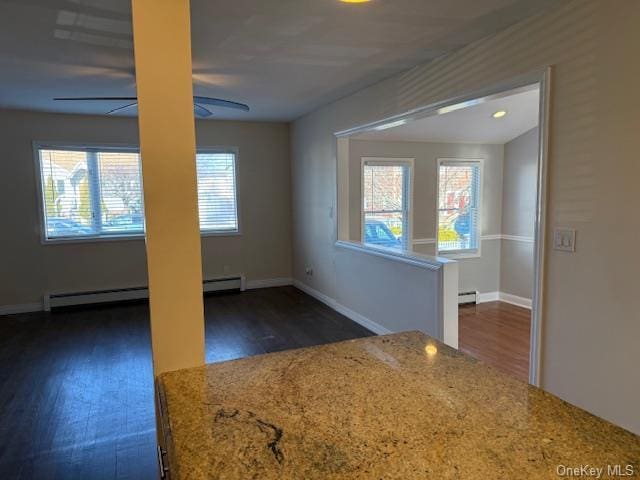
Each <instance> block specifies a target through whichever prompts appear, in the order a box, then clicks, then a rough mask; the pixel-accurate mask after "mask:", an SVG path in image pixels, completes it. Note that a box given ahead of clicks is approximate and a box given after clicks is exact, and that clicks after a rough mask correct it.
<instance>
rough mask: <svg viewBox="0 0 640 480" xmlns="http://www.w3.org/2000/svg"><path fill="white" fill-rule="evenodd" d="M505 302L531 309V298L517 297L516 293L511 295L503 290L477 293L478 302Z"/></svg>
mask: <svg viewBox="0 0 640 480" xmlns="http://www.w3.org/2000/svg"><path fill="white" fill-rule="evenodd" d="M498 301H500V302H505V303H510V304H511V305H516V306H518V307H522V308H528V309H529V310H531V299H530V298H524V297H518V296H517V295H511V294H510V293H504V292H488V293H479V294H478V297H477V302H478V303H486V302H498Z"/></svg>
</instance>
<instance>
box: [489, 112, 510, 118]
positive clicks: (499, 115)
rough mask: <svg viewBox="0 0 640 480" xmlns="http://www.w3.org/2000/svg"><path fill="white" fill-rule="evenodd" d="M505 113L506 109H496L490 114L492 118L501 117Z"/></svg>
mask: <svg viewBox="0 0 640 480" xmlns="http://www.w3.org/2000/svg"><path fill="white" fill-rule="evenodd" d="M506 114H507V111H506V110H498V111H497V112H495V113H494V114H493V115H491V116H492V117H493V118H502V117H504V116H505V115H506Z"/></svg>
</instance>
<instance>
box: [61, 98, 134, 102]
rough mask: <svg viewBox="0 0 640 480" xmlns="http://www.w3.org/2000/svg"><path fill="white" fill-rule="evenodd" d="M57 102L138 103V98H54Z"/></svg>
mask: <svg viewBox="0 0 640 480" xmlns="http://www.w3.org/2000/svg"><path fill="white" fill-rule="evenodd" d="M54 100H56V101H65V102H69V101H71V102H73V101H79V102H87V101H103V102H137V101H138V97H57V98H54Z"/></svg>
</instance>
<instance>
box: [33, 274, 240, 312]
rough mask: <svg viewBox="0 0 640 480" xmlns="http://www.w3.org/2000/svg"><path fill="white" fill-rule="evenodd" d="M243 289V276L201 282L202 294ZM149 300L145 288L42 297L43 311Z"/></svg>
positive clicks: (51, 294) (147, 290) (69, 293)
mask: <svg viewBox="0 0 640 480" xmlns="http://www.w3.org/2000/svg"><path fill="white" fill-rule="evenodd" d="M244 289H245V279H244V276H243V275H239V276H231V277H218V278H209V279H206V280H204V281H203V282H202V292H203V293H204V294H207V293H213V292H222V291H232V290H238V291H242V290H244ZM145 298H149V289H148V288H147V287H130V288H114V289H109V290H96V291H93V292H68V293H55V294H53V293H50V294H47V295H45V296H44V309H45V310H46V311H52V310H55V309H57V308H65V307H75V306H79V305H93V304H102V303H116V302H128V301H132V300H144V299H145Z"/></svg>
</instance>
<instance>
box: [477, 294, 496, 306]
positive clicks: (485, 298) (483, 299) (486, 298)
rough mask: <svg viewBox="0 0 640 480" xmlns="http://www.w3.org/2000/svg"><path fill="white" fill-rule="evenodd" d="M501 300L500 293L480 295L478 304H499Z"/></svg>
mask: <svg viewBox="0 0 640 480" xmlns="http://www.w3.org/2000/svg"><path fill="white" fill-rule="evenodd" d="M499 299H500V292H488V293H478V295H477V296H476V302H477V303H487V302H497V301H498V300H499Z"/></svg>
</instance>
